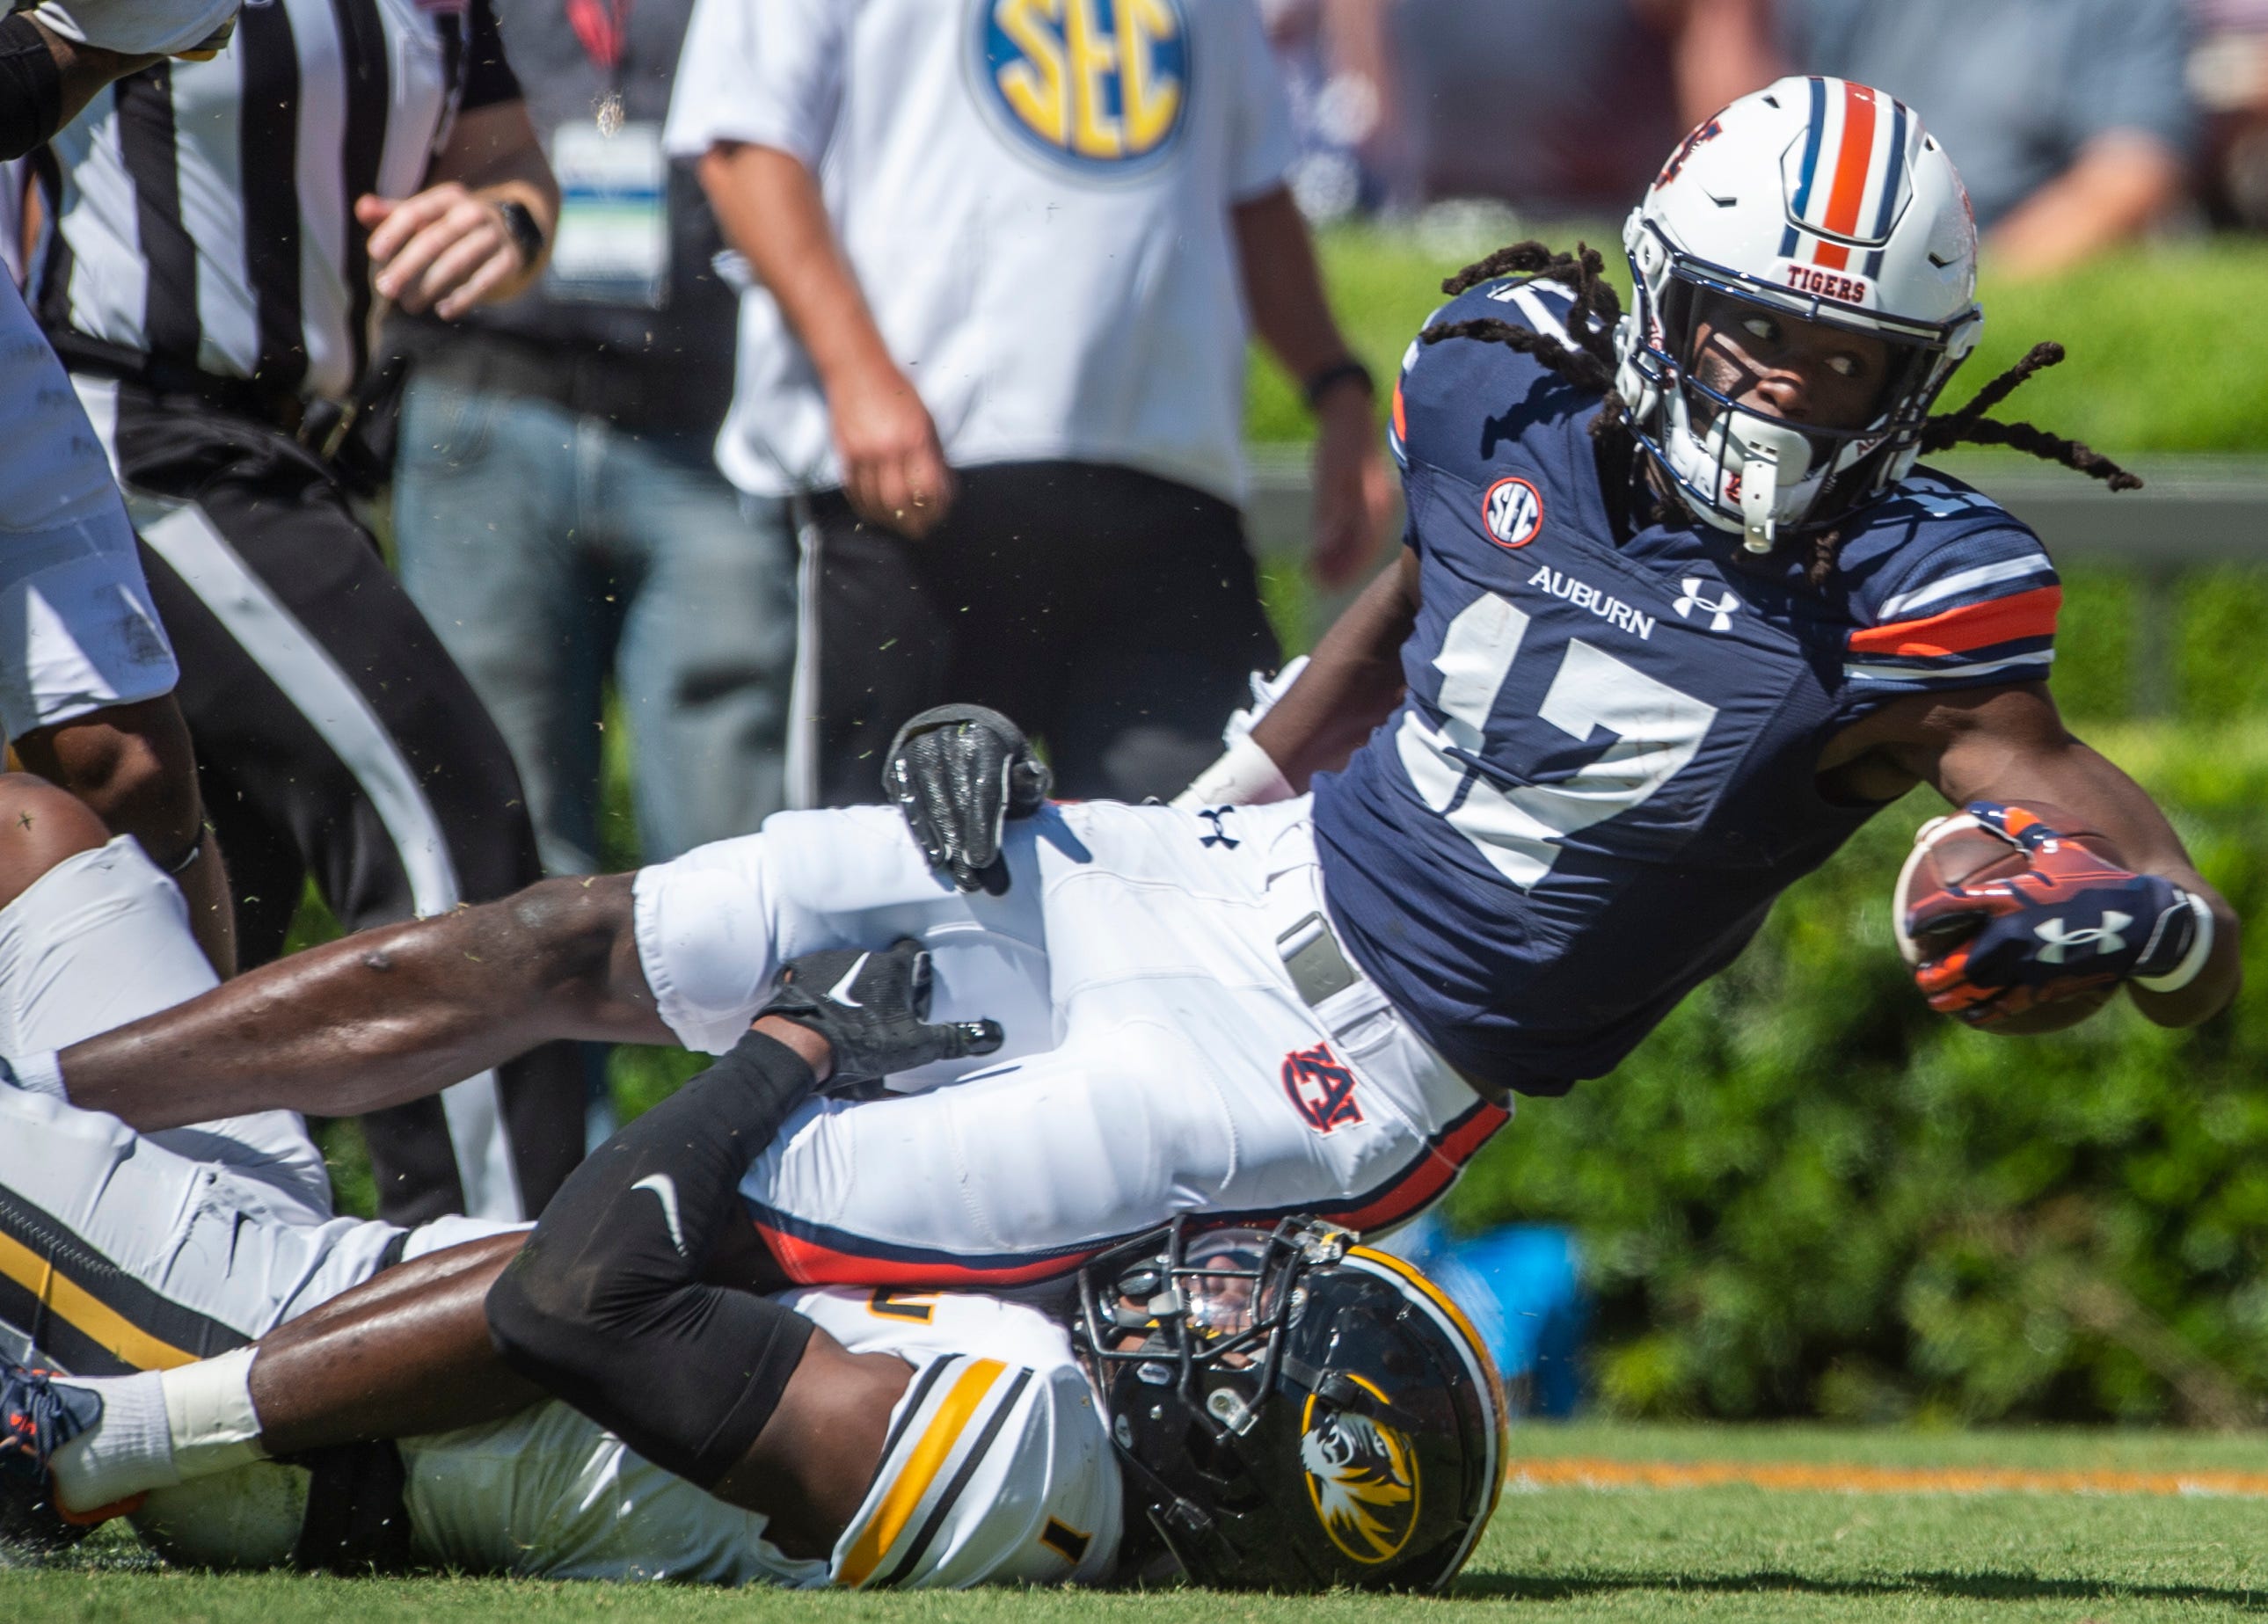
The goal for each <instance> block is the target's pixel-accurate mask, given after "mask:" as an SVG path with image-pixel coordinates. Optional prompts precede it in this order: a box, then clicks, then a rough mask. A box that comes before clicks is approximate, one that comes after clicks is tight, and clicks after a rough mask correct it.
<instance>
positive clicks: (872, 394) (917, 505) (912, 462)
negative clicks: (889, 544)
mask: <svg viewBox="0 0 2268 1624" xmlns="http://www.w3.org/2000/svg"><path fill="white" fill-rule="evenodd" d="M827 409H828V415H829V417H830V418H831V419H832V420H833V422H834V425H835V451H836V456H837V457H839V458H840V459H842V463H843V495H844V496H847V497H848V498H849V499H850V502H851V508H852V510H853V511H856V512H857V513H858V517H859V518H865V519H869V520H871V521H873V523H875V524H877V525H881V526H883V527H884V528H885V529H887V530H892V531H895V532H896V533H898V534H900V535H902V536H905V537H907V538H909V539H910V540H920V539H921V538H922V537H924V536H925V535H927V534H928V533H930V532H931V531H932V530H934V529H936V528H937V526H938V525H939V524H941V523H943V522H944V519H945V516H946V511H947V510H948V509H950V508H951V507H952V506H953V496H954V479H953V470H952V469H951V468H949V467H946V462H945V447H944V445H942V444H941V443H940V442H939V439H938V437H937V425H936V424H935V423H932V422H931V421H930V415H929V408H927V407H925V406H924V405H923V404H922V399H921V396H920V395H919V394H918V393H916V392H915V390H914V386H913V385H912V384H911V383H910V382H909V381H908V379H907V378H906V376H905V374H904V373H902V372H901V371H898V369H897V367H896V366H895V364H892V363H891V362H890V360H889V359H888V357H887V356H880V355H877V356H873V357H870V358H869V359H868V360H866V361H865V363H864V364H860V365H858V366H854V367H850V368H846V369H843V370H842V371H838V372H837V373H836V375H834V376H833V377H832V378H829V379H828V386H827Z"/></svg>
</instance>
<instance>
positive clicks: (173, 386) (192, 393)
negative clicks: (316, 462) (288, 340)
mask: <svg viewBox="0 0 2268 1624" xmlns="http://www.w3.org/2000/svg"><path fill="white" fill-rule="evenodd" d="M48 343H50V344H51V345H53V346H54V347H55V354H56V355H57V356H61V357H62V359H63V365H64V366H66V367H68V368H69V369H70V371H74V372H85V373H87V374H90V375H91V376H92V377H96V378H116V379H117V380H118V381H119V382H121V383H127V384H135V385H138V386H141V387H142V388H144V389H147V390H149V391H150V392H151V393H152V394H171V395H188V396H189V397H191V398H192V399H195V400H202V401H203V402H204V403H205V404H206V405H207V406H210V407H212V408H214V409H215V410H217V411H223V412H227V413H230V414H232V415H235V416H239V417H250V418H253V419H255V420H256V421H258V422H261V423H266V424H267V425H269V427H270V428H272V429H276V430H280V431H281V432H283V433H284V434H288V435H290V436H291V437H292V438H293V439H295V440H297V441H298V442H299V444H300V445H304V446H306V448H307V449H308V450H310V451H312V452H315V453H316V454H317V455H318V456H321V457H328V456H329V455H330V453H331V452H333V451H334V450H335V449H336V448H337V445H338V442H339V440H340V439H341V438H342V437H344V435H345V433H346V430H347V427H348V425H349V424H350V423H352V422H353V420H354V414H353V408H351V407H350V406H348V407H342V406H338V405H335V404H334V403H332V402H330V401H328V400H318V401H315V402H313V404H310V403H309V402H307V401H306V400H301V399H300V398H299V395H298V392H297V391H296V390H291V389H286V388H284V387H282V386H279V385H275V384H263V383H261V381H260V380H259V379H258V378H223V377H221V376H219V375H218V374H217V373H213V372H206V371H199V370H198V369H197V368H195V367H193V366H184V365H182V364H180V362H178V361H169V360H167V359H166V357H165V356H150V355H144V354H143V353H142V352H141V351H140V350H138V349H128V348H127V347H126V346H125V345H123V344H114V343H111V342H108V341H107V340H105V339H99V338H89V337H88V336H87V335H86V334H84V333H74V332H71V331H70V330H69V329H67V328H66V329H63V330H61V331H57V330H54V329H50V330H49V332H48Z"/></svg>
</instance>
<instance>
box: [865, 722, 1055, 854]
mask: <svg viewBox="0 0 2268 1624" xmlns="http://www.w3.org/2000/svg"><path fill="white" fill-rule="evenodd" d="M1054 785H1055V780H1054V776H1053V775H1051V774H1050V773H1049V771H1048V768H1047V763H1046V762H1044V761H1041V760H1040V759H1039V757H1038V756H1036V755H1035V754H1033V753H1032V746H1031V742H1030V741H1029V740H1028V739H1026V738H1025V737H1024V733H1023V730H1022V729H1021V728H1020V727H1018V726H1017V725H1016V724H1014V723H1013V722H1011V721H1010V720H1008V718H1007V717H1005V716H1002V715H1001V714H1000V713H999V712H998V711H997V710H988V709H985V708H984V707H983V706H982V705H938V706H935V707H933V708H932V709H928V710H924V711H923V712H922V713H921V714H920V715H919V716H916V717H914V718H913V719H912V720H911V721H909V722H908V723H907V724H905V725H904V726H903V727H902V728H900V729H899V730H898V736H897V737H896V738H895V739H892V740H891V741H890V753H889V755H888V757H887V759H886V760H885V761H884V762H883V764H882V790H883V793H885V794H886V795H887V796H888V797H890V799H891V800H892V801H894V802H895V803H896V804H897V807H898V810H899V811H900V812H903V813H904V814H905V819H906V825H907V827H909V828H910V829H912V830H913V834H914V840H915V841H916V842H917V844H918V845H919V846H920V847H921V849H922V853H923V855H924V856H926V857H928V859H929V861H930V866H931V867H932V868H934V869H936V870H938V871H939V872H940V873H942V874H944V875H946V877H947V878H950V879H951V880H952V881H953V884H954V889H955V890H959V891H977V890H983V891H984V892H986V893H990V895H993V896H996V897H997V896H998V895H1000V894H1001V893H1003V892H1005V891H1006V890H1007V889H1008V866H1007V864H1006V863H1003V862H1001V860H1000V838H1001V833H1002V830H1003V828H1004V827H1005V824H1006V822H1007V820H1008V819H1011V818H1028V817H1030V816H1031V815H1032V814H1033V813H1034V812H1037V811H1039V810H1040V808H1041V807H1042V806H1043V805H1046V804H1047V798H1048V791H1049V790H1050V789H1052V788H1054Z"/></svg>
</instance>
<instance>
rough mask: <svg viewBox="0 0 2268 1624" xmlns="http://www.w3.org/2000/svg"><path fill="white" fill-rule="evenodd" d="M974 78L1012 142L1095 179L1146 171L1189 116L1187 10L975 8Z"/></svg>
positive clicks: (1037, 1)
mask: <svg viewBox="0 0 2268 1624" xmlns="http://www.w3.org/2000/svg"><path fill="white" fill-rule="evenodd" d="M976 15H977V40H976V43H977V50H978V57H977V71H978V73H979V75H980V77H982V78H983V82H984V84H985V85H989V86H990V89H991V92H992V95H993V97H994V99H996V100H997V102H998V105H999V107H1001V108H1002V110H1003V111H1005V113H1006V114H1007V118H1008V122H1009V123H1010V124H1012V125H1013V126H1014V128H1015V129H1016V130H1017V131H1018V133H1020V135H1022V136H1024V137H1025V138H1026V139H1027V140H1028V141H1030V142H1031V143H1033V144H1034V145H1035V146H1037V147H1039V148H1040V149H1041V150H1042V151H1044V152H1046V153H1047V154H1048V155H1049V156H1050V157H1052V158H1059V159H1061V160H1063V161H1064V162H1066V163H1069V164H1071V165H1075V166H1077V167H1079V168H1082V169H1088V170H1093V171H1095V172H1097V173H1108V172H1116V171H1124V170H1129V169H1134V168H1138V167H1145V166H1146V165H1148V164H1150V163H1151V162H1152V161H1155V160H1157V159H1159V158H1163V157H1164V156H1165V154H1166V152H1167V151H1168V150H1169V149H1170V148H1171V147H1172V145H1173V142H1174V137H1175V135H1177V134H1178V133H1179V132H1180V130H1181V128H1182V122H1183V120H1184V118H1185V117H1186V115H1187V114H1188V111H1189V13H1188V10H1187V0H978V4H977V6H976Z"/></svg>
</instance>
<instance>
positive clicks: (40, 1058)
mask: <svg viewBox="0 0 2268 1624" xmlns="http://www.w3.org/2000/svg"><path fill="white" fill-rule="evenodd" d="M0 1065H4V1067H5V1068H6V1070H5V1073H4V1075H0V1083H13V1084H15V1085H16V1086H17V1087H18V1088H20V1089H22V1090H23V1091H25V1092H26V1093H27V1094H45V1095H46V1096H47V1097H48V1099H60V1100H62V1101H63V1103H64V1104H65V1105H69V1104H70V1095H69V1094H66V1093H65V1092H63V1065H62V1062H60V1061H59V1060H58V1059H57V1058H56V1054H55V1050H53V1049H35V1050H33V1052H32V1053H31V1054H10V1055H7V1056H6V1057H4V1059H0Z"/></svg>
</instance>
